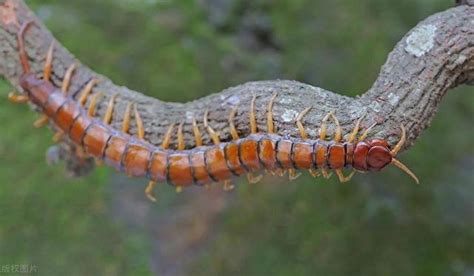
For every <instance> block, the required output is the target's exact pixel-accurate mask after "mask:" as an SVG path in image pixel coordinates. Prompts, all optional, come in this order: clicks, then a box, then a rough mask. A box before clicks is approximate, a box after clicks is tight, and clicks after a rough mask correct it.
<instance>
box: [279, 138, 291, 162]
mask: <svg viewBox="0 0 474 276" xmlns="http://www.w3.org/2000/svg"><path fill="white" fill-rule="evenodd" d="M292 147H293V142H292V141H290V140H280V142H278V148H277V155H276V157H277V159H278V162H279V164H280V165H281V167H282V168H283V169H292V168H293V161H292V158H291V148H292Z"/></svg>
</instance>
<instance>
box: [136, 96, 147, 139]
mask: <svg viewBox="0 0 474 276" xmlns="http://www.w3.org/2000/svg"><path fill="white" fill-rule="evenodd" d="M133 110H134V115H135V122H136V124H137V137H138V139H142V140H143V139H144V138H145V128H144V127H143V120H142V117H141V116H140V112H138V107H137V104H134V105H133Z"/></svg>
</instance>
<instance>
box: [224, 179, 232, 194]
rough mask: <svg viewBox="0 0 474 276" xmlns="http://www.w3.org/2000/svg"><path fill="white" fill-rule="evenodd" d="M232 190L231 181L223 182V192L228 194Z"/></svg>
mask: <svg viewBox="0 0 474 276" xmlns="http://www.w3.org/2000/svg"><path fill="white" fill-rule="evenodd" d="M233 189H234V185H233V184H232V181H231V180H225V181H224V191H226V192H229V191H232V190H233Z"/></svg>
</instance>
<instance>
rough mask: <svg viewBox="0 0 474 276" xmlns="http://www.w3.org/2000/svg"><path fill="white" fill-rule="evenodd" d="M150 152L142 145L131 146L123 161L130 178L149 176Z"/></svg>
mask: <svg viewBox="0 0 474 276" xmlns="http://www.w3.org/2000/svg"><path fill="white" fill-rule="evenodd" d="M149 158H150V150H149V149H148V148H147V147H146V146H144V145H140V144H129V145H128V147H127V152H126V153H125V156H124V158H123V160H122V162H123V166H124V168H125V173H126V174H127V175H129V176H135V177H143V176H146V175H147V171H148V163H149V162H150V160H149Z"/></svg>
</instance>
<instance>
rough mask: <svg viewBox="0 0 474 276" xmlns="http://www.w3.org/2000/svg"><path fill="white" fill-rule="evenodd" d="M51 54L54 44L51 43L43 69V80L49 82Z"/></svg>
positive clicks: (51, 67) (51, 68)
mask: <svg viewBox="0 0 474 276" xmlns="http://www.w3.org/2000/svg"><path fill="white" fill-rule="evenodd" d="M53 52H54V42H51V44H50V45H49V48H48V53H47V54H46V62H45V63H44V67H43V80H46V81H49V80H50V79H51V72H52V71H53Z"/></svg>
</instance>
